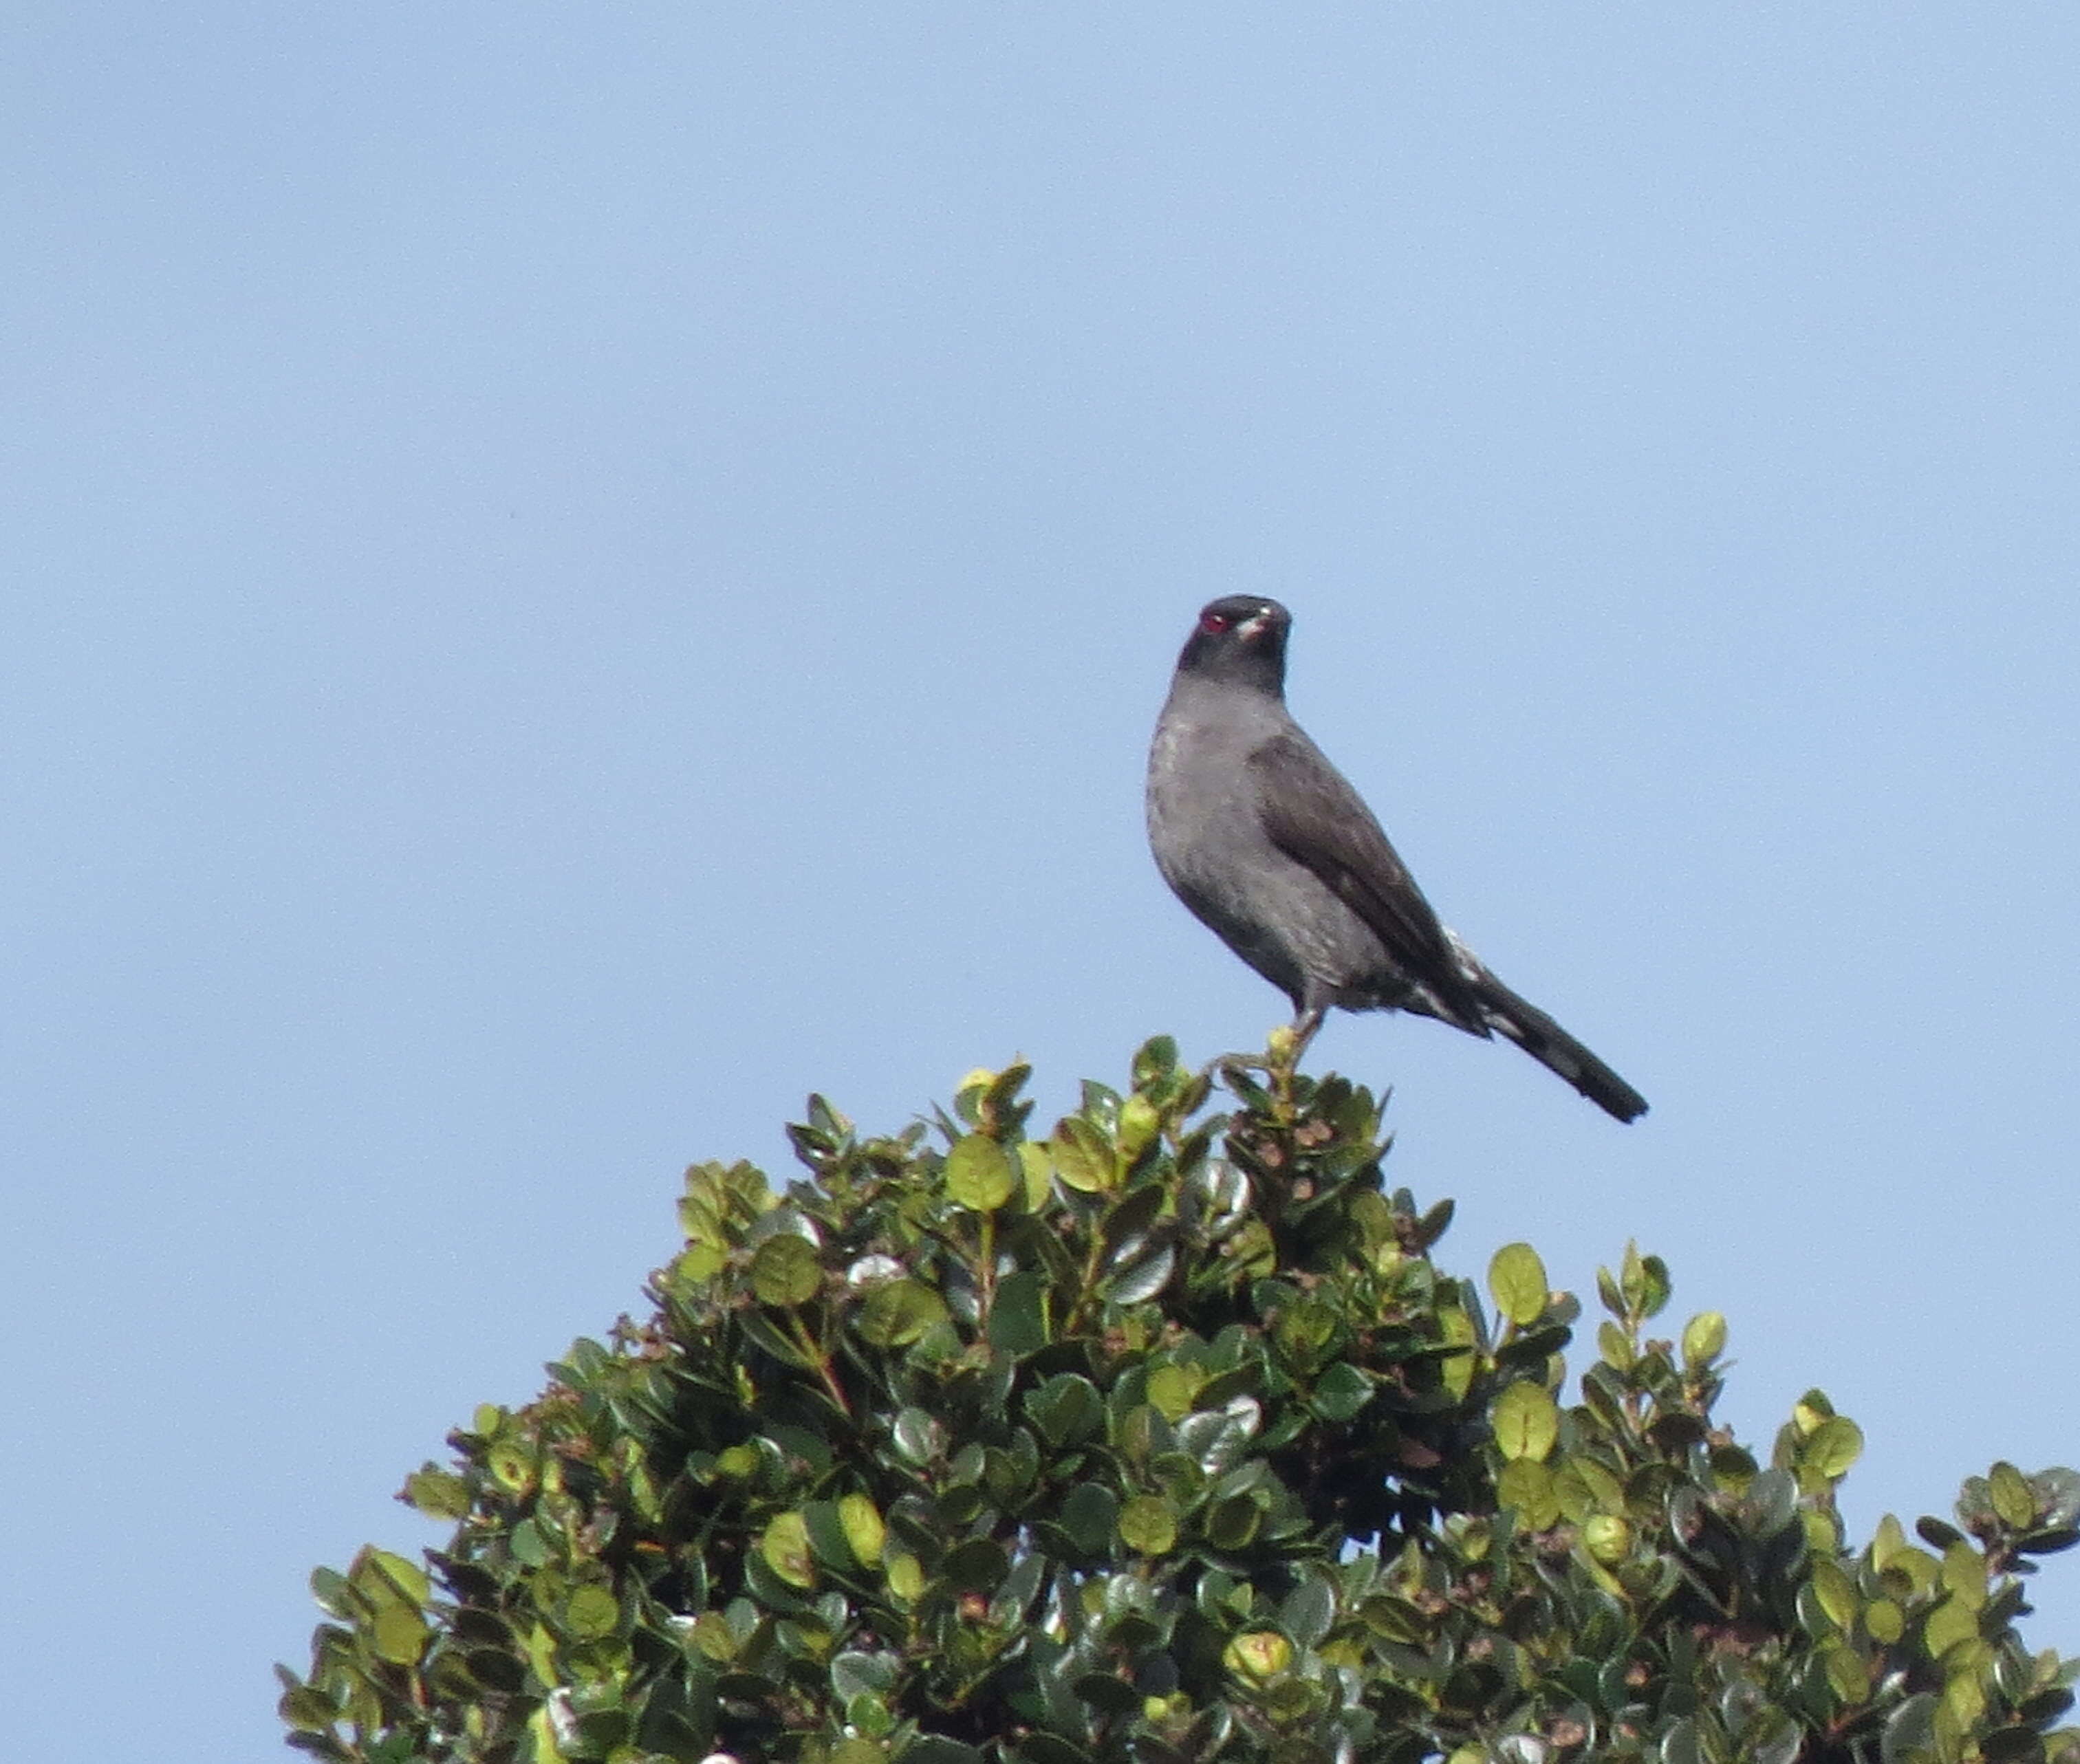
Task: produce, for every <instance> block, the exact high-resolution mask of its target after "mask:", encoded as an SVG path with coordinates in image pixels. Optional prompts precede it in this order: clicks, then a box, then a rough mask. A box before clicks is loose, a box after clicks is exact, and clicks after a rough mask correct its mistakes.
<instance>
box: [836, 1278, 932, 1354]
mask: <svg viewBox="0 0 2080 1764" xmlns="http://www.w3.org/2000/svg"><path fill="white" fill-rule="evenodd" d="M945 1321H946V1301H945V1300H944V1299H943V1298H941V1297H940V1296H939V1295H938V1294H937V1293H936V1292H934V1291H933V1289H932V1288H930V1287H929V1286H927V1285H926V1284H925V1283H924V1282H923V1281H922V1280H911V1279H908V1278H905V1279H903V1280H889V1281H887V1282H885V1283H883V1284H881V1285H879V1286H876V1287H873V1288H870V1289H869V1291H868V1293H867V1295H866V1301H865V1302H864V1303H862V1305H860V1307H859V1310H858V1315H857V1318H856V1319H855V1321H854V1322H853V1327H854V1328H855V1329H857V1330H858V1331H859V1333H860V1335H861V1336H862V1338H863V1339H865V1340H866V1341H867V1342H868V1343H870V1344H871V1345H873V1346H874V1347H908V1346H909V1345H910V1344H911V1343H912V1342H914V1341H917V1340H919V1339H921V1338H922V1337H923V1336H924V1335H925V1334H926V1333H927V1331H929V1330H933V1329H935V1328H937V1326H938V1325H940V1324H941V1323H943V1322H945Z"/></svg>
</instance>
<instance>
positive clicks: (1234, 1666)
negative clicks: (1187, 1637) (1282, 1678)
mask: <svg viewBox="0 0 2080 1764" xmlns="http://www.w3.org/2000/svg"><path fill="white" fill-rule="evenodd" d="M1221 1662H1222V1665H1224V1666H1226V1667H1227V1669H1228V1670H1229V1671H1230V1672H1231V1673H1233V1674H1235V1676H1236V1677H1237V1678H1244V1679H1248V1681H1250V1682H1252V1683H1256V1684H1261V1683H1263V1682H1264V1680H1265V1679H1267V1678H1276V1677H1277V1675H1278V1674H1280V1673H1281V1672H1283V1671H1284V1670H1285V1669H1286V1668H1287V1667H1288V1666H1290V1665H1292V1663H1293V1644H1292V1643H1291V1642H1290V1641H1288V1640H1286V1639H1285V1636H1281V1635H1280V1634H1279V1633H1278V1632H1277V1630H1275V1629H1252V1630H1246V1631H1244V1632H1243V1633H1242V1634H1241V1635H1239V1636H1236V1637H1235V1640H1232V1641H1231V1642H1230V1643H1229V1644H1228V1645H1227V1648H1226V1649H1223V1650H1222V1654H1221Z"/></svg>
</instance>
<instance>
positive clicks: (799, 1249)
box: [751, 1231, 824, 1307]
mask: <svg viewBox="0 0 2080 1764" xmlns="http://www.w3.org/2000/svg"><path fill="white" fill-rule="evenodd" d="M823 1283H824V1265H823V1259H822V1258H821V1257H820V1256H819V1255H817V1254H816V1245H815V1244H813V1243H811V1242H810V1241H809V1240H808V1239H807V1238H804V1237H797V1236H796V1235H795V1234H794V1233H793V1232H792V1231H780V1232H776V1233H775V1234H774V1235H773V1236H771V1237H770V1238H766V1240H765V1242H763V1243H761V1244H760V1245H759V1246H758V1247H757V1250H756V1251H753V1254H752V1258H751V1290H752V1291H753V1293H756V1294H757V1298H758V1302H759V1303H760V1304H761V1305H779V1306H782V1307H791V1306H794V1305H806V1304H807V1303H808V1301H810V1300H811V1299H812V1298H814V1297H816V1292H817V1289H818V1288H820V1287H821V1286H822V1284H823Z"/></svg>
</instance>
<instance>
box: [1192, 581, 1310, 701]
mask: <svg viewBox="0 0 2080 1764" xmlns="http://www.w3.org/2000/svg"><path fill="white" fill-rule="evenodd" d="M1292 628H1293V615H1292V614H1290V613H1289V612H1287V611H1286V610H1285V608H1284V607H1283V606H1281V605H1279V604H1278V602H1277V601H1275V600H1270V599H1268V598H1266V597H1264V595H1261V594H1224V595H1222V597H1221V598H1220V599H1218V600H1217V601H1208V602H1207V603H1206V605H1204V606H1202V607H1201V608H1200V610H1199V622H1198V623H1197V625H1196V626H1194V627H1193V631H1192V635H1190V636H1189V637H1188V638H1187V639H1185V649H1184V653H1183V654H1182V655H1180V656H1178V658H1177V672H1179V673H1180V674H1194V675H1197V676H1198V677H1201V678H1202V679H1208V680H1221V681H1232V682H1234V683H1235V684H1236V685H1244V686H1251V687H1254V688H1255V689H1256V690H1258V691H1260V692H1268V693H1271V694H1272V695H1273V697H1274V698H1276V697H1277V696H1278V695H1279V694H1281V693H1283V692H1284V691H1285V637H1286V634H1287V632H1289V631H1291V630H1292Z"/></svg>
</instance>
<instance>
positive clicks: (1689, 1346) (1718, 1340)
mask: <svg viewBox="0 0 2080 1764" xmlns="http://www.w3.org/2000/svg"><path fill="white" fill-rule="evenodd" d="M1725 1351H1726V1318H1723V1317H1721V1315H1720V1314H1718V1312H1717V1311H1700V1312H1698V1314H1696V1316H1695V1317H1693V1318H1691V1319H1690V1321H1689V1322H1688V1323H1687V1324H1685V1325H1684V1330H1683V1364H1684V1365H1686V1366H1688V1367H1689V1368H1691V1369H1692V1371H1695V1370H1696V1369H1697V1368H1700V1367H1703V1366H1709V1365H1710V1364H1712V1362H1713V1360H1717V1358H1718V1357H1719V1355H1721V1354H1723V1353H1724V1352H1725Z"/></svg>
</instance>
